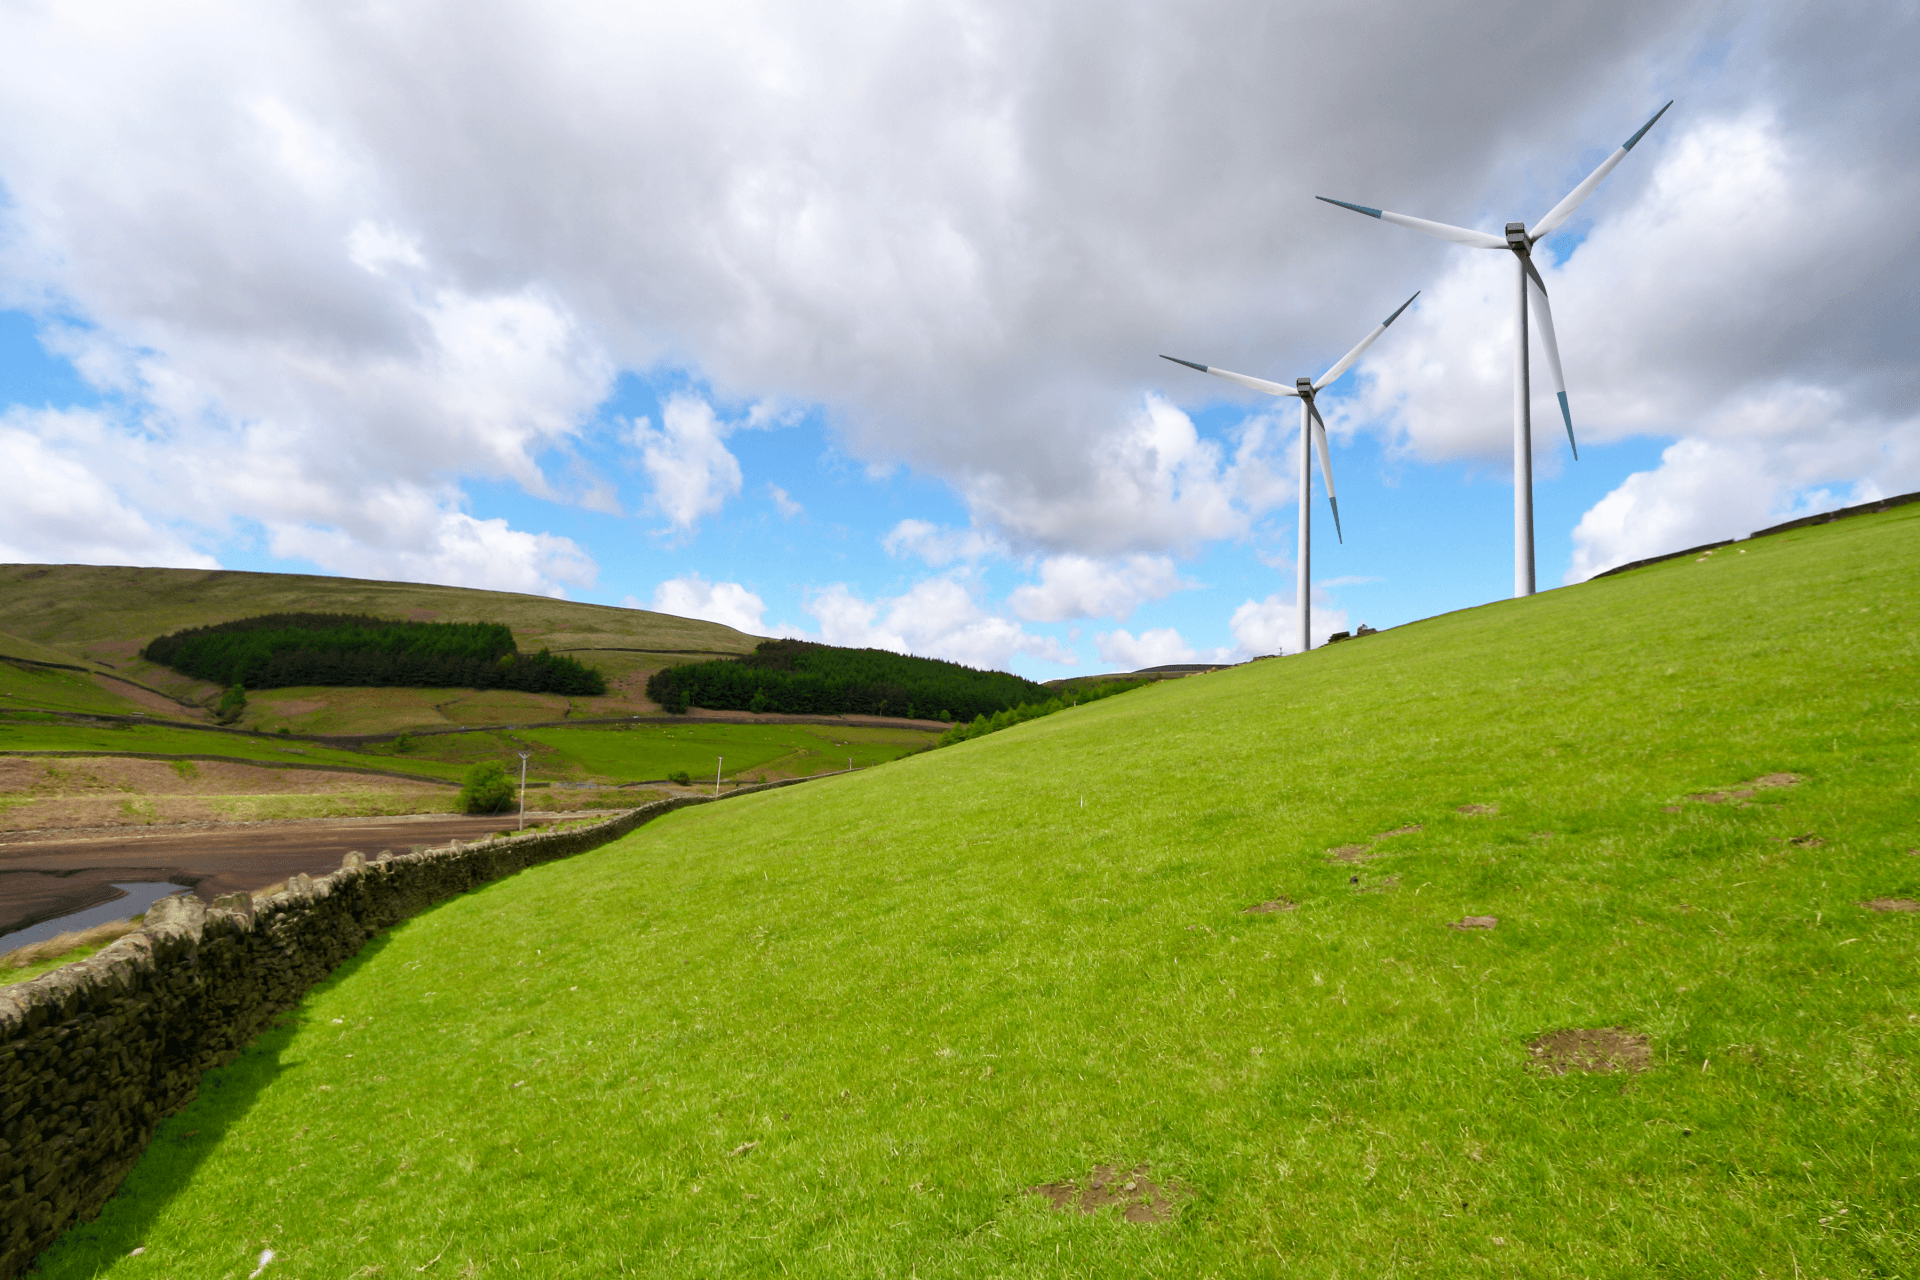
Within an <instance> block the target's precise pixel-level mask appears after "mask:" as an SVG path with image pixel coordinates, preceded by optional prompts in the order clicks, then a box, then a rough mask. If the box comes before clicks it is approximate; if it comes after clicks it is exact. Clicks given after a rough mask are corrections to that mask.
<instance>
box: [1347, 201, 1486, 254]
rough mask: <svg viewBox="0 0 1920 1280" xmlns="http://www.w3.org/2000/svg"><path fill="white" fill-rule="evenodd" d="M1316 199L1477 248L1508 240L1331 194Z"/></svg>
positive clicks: (1484, 247)
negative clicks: (1347, 200)
mask: <svg viewBox="0 0 1920 1280" xmlns="http://www.w3.org/2000/svg"><path fill="white" fill-rule="evenodd" d="M1314 199H1315V200H1324V201H1326V202H1327V203H1328V204H1337V205H1339V206H1340V207H1341V208H1342V209H1351V210H1353V211H1354V212H1355V213H1364V214H1366V215H1367V216H1368V217H1369V218H1378V219H1380V220H1381V221H1382V222H1391V223H1393V224H1395V225H1396V226H1402V227H1406V228H1408V229H1409V230H1413V231H1418V232H1421V233H1423V234H1425V235H1430V236H1437V237H1438V238H1440V239H1442V240H1451V241H1453V242H1454V243H1455V244H1464V245H1470V246H1472V247H1473V248H1475V249H1504V248H1506V247H1507V242H1506V241H1505V240H1504V239H1503V238H1501V237H1500V236H1496V235H1491V234H1489V233H1487V232H1485V231H1469V230H1467V229H1466V228H1465V227H1453V226H1448V225H1447V224H1446V223H1444V222H1428V221H1427V220H1426V219H1425V218H1413V217H1409V216H1408V215H1406V214H1404V213H1394V212H1392V211H1391V210H1388V209H1375V208H1371V207H1369V206H1367V205H1364V204H1348V203H1347V202H1346V201H1345V200H1335V199H1334V198H1333V197H1331V196H1315V197H1314Z"/></svg>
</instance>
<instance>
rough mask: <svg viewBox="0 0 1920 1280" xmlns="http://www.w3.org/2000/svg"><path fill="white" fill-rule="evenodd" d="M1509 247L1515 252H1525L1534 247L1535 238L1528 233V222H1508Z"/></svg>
mask: <svg viewBox="0 0 1920 1280" xmlns="http://www.w3.org/2000/svg"><path fill="white" fill-rule="evenodd" d="M1507 248H1509V249H1511V250H1513V251H1514V252H1515V253H1525V252H1526V251H1527V250H1529V249H1531V248H1533V239H1532V237H1530V236H1528V235H1527V224H1526V223H1524V222H1509V223H1508V224H1507Z"/></svg>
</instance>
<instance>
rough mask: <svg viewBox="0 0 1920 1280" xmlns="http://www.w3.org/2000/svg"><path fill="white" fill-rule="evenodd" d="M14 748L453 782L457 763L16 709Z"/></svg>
mask: <svg viewBox="0 0 1920 1280" xmlns="http://www.w3.org/2000/svg"><path fill="white" fill-rule="evenodd" d="M15 751H84V752H87V753H89V754H91V753H96V752H97V753H98V754H101V755H115V754H122V753H127V752H149V753H153V754H159V755H169V756H173V755H177V756H194V755H211V756H228V757H233V758H236V759H239V760H243V761H258V762H262V763H266V762H272V763H282V764H294V765H299V764H305V765H325V766H334V767H342V768H359V769H385V770H392V771H394V772H398V773H412V774H417V775H420V776H422V777H427V778H439V779H442V780H446V781H457V780H458V778H459V775H460V770H459V767H458V765H457V764H455V763H449V762H445V761H441V760H437V759H428V758H420V759H416V758H414V757H411V756H408V755H404V754H399V755H383V756H376V755H372V754H369V753H364V752H357V751H345V750H342V749H340V748H337V747H325V746H322V745H320V744H319V743H317V742H311V741H304V740H300V739H291V738H289V739H282V738H280V737H278V736H277V735H267V736H256V735H253V734H243V733H209V732H205V731H202V730H195V729H186V728H176V727H173V726H171V725H163V724H124V723H120V724H89V723H85V722H74V721H62V720H57V719H54V718H53V717H35V716H31V715H18V714H16V715H10V716H5V717H0V753H5V752H15Z"/></svg>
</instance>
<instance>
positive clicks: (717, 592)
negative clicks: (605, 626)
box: [629, 573, 767, 636]
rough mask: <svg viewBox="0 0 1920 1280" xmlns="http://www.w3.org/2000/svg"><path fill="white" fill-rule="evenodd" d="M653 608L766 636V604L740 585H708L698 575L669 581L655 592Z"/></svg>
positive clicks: (710, 583)
mask: <svg viewBox="0 0 1920 1280" xmlns="http://www.w3.org/2000/svg"><path fill="white" fill-rule="evenodd" d="M629 603H631V601H629ZM653 607H654V608H655V609H656V610H658V611H659V612H661V613H671V614H673V615H675V616H676V617H681V618H701V619H704V620H705V621H707V622H718V623H719V624H720V625H722V626H726V627H732V628H733V629H734V630H735V631H744V632H746V633H747V634H748V635H754V636H757V635H765V634H766V624H765V623H764V622H763V621H762V619H763V618H764V617H765V615H766V612H767V606H766V602H765V601H763V600H761V599H760V597H759V596H757V595H755V594H754V593H753V592H751V591H749V590H747V589H746V588H745V587H743V586H741V585H740V584H739V583H737V582H708V581H707V580H706V579H705V578H702V577H701V576H700V575H699V574H697V573H689V574H687V575H686V576H685V577H682V578H669V579H667V581H665V582H663V583H661V584H660V585H659V586H657V587H655V588H654V589H653Z"/></svg>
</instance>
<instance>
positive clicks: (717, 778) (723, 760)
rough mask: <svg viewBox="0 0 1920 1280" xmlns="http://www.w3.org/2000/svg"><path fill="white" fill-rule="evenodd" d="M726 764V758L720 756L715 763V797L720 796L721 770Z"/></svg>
mask: <svg viewBox="0 0 1920 1280" xmlns="http://www.w3.org/2000/svg"><path fill="white" fill-rule="evenodd" d="M726 763H727V758H726V757H725V756H719V757H717V758H716V759H715V762H714V766H713V794H714V795H716V796H717V795H719V794H720V770H721V768H722V766H724V765H725V764H726Z"/></svg>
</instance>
